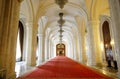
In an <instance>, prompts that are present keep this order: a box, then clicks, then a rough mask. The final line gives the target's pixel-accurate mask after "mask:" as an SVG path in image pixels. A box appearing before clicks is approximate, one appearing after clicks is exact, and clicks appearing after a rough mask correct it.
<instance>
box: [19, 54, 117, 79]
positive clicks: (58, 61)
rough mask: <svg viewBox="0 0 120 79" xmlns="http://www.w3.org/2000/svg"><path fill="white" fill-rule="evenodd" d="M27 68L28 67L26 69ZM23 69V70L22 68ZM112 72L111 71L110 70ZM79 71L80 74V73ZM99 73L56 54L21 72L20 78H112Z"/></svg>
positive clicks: (105, 72)
mask: <svg viewBox="0 0 120 79" xmlns="http://www.w3.org/2000/svg"><path fill="white" fill-rule="evenodd" d="M28 70H29V69H28ZM24 71H25V70H24ZM112 72H113V71H112ZM112 72H109V73H108V72H107V71H104V69H103V70H102V73H103V74H105V75H108V76H111V77H113V79H114V78H115V79H117V77H116V76H115V74H113V73H112ZM80 73H81V74H80ZM103 74H101V72H100V71H99V70H98V69H95V68H90V67H87V66H85V65H82V64H79V63H78V62H76V61H74V60H72V59H70V58H68V57H65V56H57V57H55V58H52V59H50V60H49V61H47V62H45V63H43V64H42V65H39V66H37V67H36V68H32V70H30V71H29V72H27V74H24V75H23V74H22V76H21V77H20V79H31V78H34V79H43V78H45V79H46V78H47V79H48V78H52V79H56V78H60V79H61V78H62V79H63V78H72V79H73V78H76V79H77V78H80V79H96V78H97V79H101V78H105V79H112V78H110V77H107V76H105V75H103Z"/></svg>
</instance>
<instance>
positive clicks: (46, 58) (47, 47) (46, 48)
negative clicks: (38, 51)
mask: <svg viewBox="0 0 120 79" xmlns="http://www.w3.org/2000/svg"><path fill="white" fill-rule="evenodd" d="M48 59H49V40H48V39H47V38H45V61H47V60H48Z"/></svg>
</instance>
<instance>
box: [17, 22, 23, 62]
mask: <svg viewBox="0 0 120 79" xmlns="http://www.w3.org/2000/svg"><path fill="white" fill-rule="evenodd" d="M23 40H24V27H23V24H22V22H20V21H19V25H18V36H17V47H16V61H22V60H23Z"/></svg>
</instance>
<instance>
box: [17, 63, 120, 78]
mask: <svg viewBox="0 0 120 79" xmlns="http://www.w3.org/2000/svg"><path fill="white" fill-rule="evenodd" d="M34 68H35V67H30V66H26V63H25V62H24V61H23V62H16V68H15V71H16V75H17V76H16V77H19V76H21V75H23V74H24V73H26V72H28V71H31V70H33V69H34ZM92 68H93V69H95V70H96V71H99V72H101V73H103V74H105V75H108V76H110V77H112V78H114V79H120V78H119V77H118V76H119V75H118V74H117V70H114V69H113V68H112V67H111V68H108V67H106V66H104V67H101V66H98V67H93V66H92Z"/></svg>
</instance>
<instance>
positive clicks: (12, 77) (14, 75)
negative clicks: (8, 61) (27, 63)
mask: <svg viewBox="0 0 120 79" xmlns="http://www.w3.org/2000/svg"><path fill="white" fill-rule="evenodd" d="M6 79H16V73H15V72H14V73H13V74H9V75H8V76H7V77H6Z"/></svg>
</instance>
